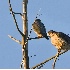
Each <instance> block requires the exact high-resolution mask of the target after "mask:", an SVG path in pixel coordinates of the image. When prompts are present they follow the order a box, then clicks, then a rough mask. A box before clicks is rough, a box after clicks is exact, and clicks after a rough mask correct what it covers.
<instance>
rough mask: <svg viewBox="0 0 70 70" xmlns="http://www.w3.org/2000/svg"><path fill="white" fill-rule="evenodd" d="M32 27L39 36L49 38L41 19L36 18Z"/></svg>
mask: <svg viewBox="0 0 70 70" xmlns="http://www.w3.org/2000/svg"><path fill="white" fill-rule="evenodd" d="M32 29H33V30H34V32H35V33H36V34H37V36H38V37H45V38H46V39H47V40H48V39H49V38H48V36H47V33H46V28H45V26H44V24H43V23H42V22H41V20H40V19H36V20H35V21H34V23H33V24H32Z"/></svg>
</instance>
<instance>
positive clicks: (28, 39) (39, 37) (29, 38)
mask: <svg viewBox="0 0 70 70" xmlns="http://www.w3.org/2000/svg"><path fill="white" fill-rule="evenodd" d="M39 38H44V37H35V38H28V40H31V39H39Z"/></svg>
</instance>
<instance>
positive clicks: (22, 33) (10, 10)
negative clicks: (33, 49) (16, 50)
mask: <svg viewBox="0 0 70 70" xmlns="http://www.w3.org/2000/svg"><path fill="white" fill-rule="evenodd" d="M8 1H9V9H10V12H11V14H12V16H13V19H14V22H15V24H16V28H17V30H18V32H19V33H20V34H21V35H22V36H24V34H23V33H22V32H21V31H20V29H19V27H18V24H17V21H16V18H15V15H14V12H13V10H12V7H11V3H10V0H8Z"/></svg>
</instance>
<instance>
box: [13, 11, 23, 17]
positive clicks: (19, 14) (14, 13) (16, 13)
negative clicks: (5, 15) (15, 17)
mask: <svg viewBox="0 0 70 70" xmlns="http://www.w3.org/2000/svg"><path fill="white" fill-rule="evenodd" d="M13 13H14V14H19V15H21V16H22V14H21V13H15V12H13Z"/></svg>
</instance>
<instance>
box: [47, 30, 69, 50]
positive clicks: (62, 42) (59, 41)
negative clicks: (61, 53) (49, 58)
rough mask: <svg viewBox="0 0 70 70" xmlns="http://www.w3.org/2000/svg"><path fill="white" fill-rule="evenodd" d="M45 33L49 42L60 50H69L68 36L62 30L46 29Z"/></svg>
mask: <svg viewBox="0 0 70 70" xmlns="http://www.w3.org/2000/svg"><path fill="white" fill-rule="evenodd" d="M47 35H48V36H49V37H50V38H51V43H52V44H53V45H54V46H55V47H56V48H57V49H60V50H70V37H69V36H68V35H66V34H64V33H63V32H56V31H53V30H50V31H48V33H47Z"/></svg>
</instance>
